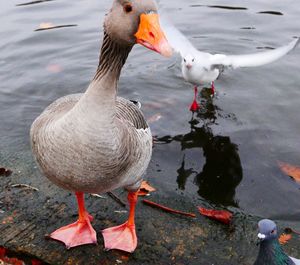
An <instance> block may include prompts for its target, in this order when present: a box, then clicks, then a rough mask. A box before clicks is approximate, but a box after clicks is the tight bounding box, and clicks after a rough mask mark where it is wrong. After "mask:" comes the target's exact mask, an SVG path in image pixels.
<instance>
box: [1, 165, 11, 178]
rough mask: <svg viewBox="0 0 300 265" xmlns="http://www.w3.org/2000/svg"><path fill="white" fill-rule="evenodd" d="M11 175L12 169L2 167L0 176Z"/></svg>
mask: <svg viewBox="0 0 300 265" xmlns="http://www.w3.org/2000/svg"><path fill="white" fill-rule="evenodd" d="M11 173H12V171H11V170H10V169H6V168H4V167H0V176H5V177H8V176H9V175H10V174H11Z"/></svg>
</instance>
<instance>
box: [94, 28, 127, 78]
mask: <svg viewBox="0 0 300 265" xmlns="http://www.w3.org/2000/svg"><path fill="white" fill-rule="evenodd" d="M131 49H132V46H127V45H121V44H119V43H118V42H116V41H113V40H112V39H111V38H110V37H109V35H108V34H107V33H106V32H105V31H104V37H103V44H102V47H101V53H100V58H99V65H98V68H97V72H96V74H95V77H94V80H93V81H95V82H99V81H101V79H103V78H105V76H106V75H109V76H113V77H114V79H115V80H116V81H118V79H119V77H120V73H121V70H122V67H123V65H124V64H125V62H126V59H127V57H128V54H129V52H130V51H131Z"/></svg>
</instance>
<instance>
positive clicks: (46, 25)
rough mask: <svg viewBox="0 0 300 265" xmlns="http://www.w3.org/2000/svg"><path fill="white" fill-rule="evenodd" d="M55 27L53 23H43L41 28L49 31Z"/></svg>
mask: <svg viewBox="0 0 300 265" xmlns="http://www.w3.org/2000/svg"><path fill="white" fill-rule="evenodd" d="M53 27H54V25H53V24H52V23H51V22H42V23H41V24H40V26H39V28H40V29H49V28H53Z"/></svg>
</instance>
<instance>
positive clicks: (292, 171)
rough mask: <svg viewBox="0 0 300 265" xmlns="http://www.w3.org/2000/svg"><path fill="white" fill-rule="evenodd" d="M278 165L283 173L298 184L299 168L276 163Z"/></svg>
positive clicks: (299, 181)
mask: <svg viewBox="0 0 300 265" xmlns="http://www.w3.org/2000/svg"><path fill="white" fill-rule="evenodd" d="M278 165H279V167H280V169H281V170H282V172H283V173H285V174H286V175H289V176H290V177H292V178H293V179H294V180H295V181H297V182H298V183H300V167H297V166H293V165H290V164H288V163H284V162H281V161H278Z"/></svg>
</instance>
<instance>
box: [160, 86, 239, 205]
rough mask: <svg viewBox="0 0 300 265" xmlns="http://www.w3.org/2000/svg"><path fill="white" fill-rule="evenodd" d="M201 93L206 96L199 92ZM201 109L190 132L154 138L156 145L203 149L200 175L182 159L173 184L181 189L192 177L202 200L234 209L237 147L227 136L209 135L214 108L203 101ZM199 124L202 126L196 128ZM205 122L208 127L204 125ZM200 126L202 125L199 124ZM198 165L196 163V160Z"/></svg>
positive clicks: (237, 182) (204, 99) (214, 116)
mask: <svg viewBox="0 0 300 265" xmlns="http://www.w3.org/2000/svg"><path fill="white" fill-rule="evenodd" d="M203 93H206V91H205V90H204V92H203V91H202V95H203ZM203 101H205V103H206V104H205V107H204V108H203V102H202V109H204V111H203V112H199V113H198V114H197V117H194V116H193V117H192V120H191V121H190V122H189V123H190V128H191V130H190V132H188V133H186V134H181V135H176V136H173V137H171V136H165V137H161V138H158V139H157V140H158V142H160V143H165V144H168V143H171V142H172V141H177V142H180V144H181V150H182V151H184V150H187V149H192V148H201V149H203V154H204V157H205V163H204V166H203V168H202V170H201V171H200V172H197V171H196V170H195V169H194V168H186V156H185V155H183V158H182V162H181V165H180V167H179V168H178V169H177V174H178V175H177V180H176V181H177V184H178V188H179V189H181V190H184V189H185V186H186V182H187V179H188V178H189V177H190V176H191V175H195V179H194V183H195V184H196V185H197V186H198V187H199V189H198V194H199V195H200V196H201V197H203V198H205V199H206V200H208V201H210V202H212V203H216V204H223V205H233V206H238V204H237V202H236V201H235V189H236V187H237V186H238V185H239V183H240V182H241V180H242V178H243V169H242V165H241V160H240V157H239V154H238V147H237V145H236V144H234V143H232V142H231V140H230V138H229V137H228V136H222V135H213V132H212V130H211V128H210V127H209V125H210V124H211V123H214V121H215V119H216V116H217V115H216V110H219V109H218V108H217V106H215V105H213V103H212V100H211V98H210V97H206V98H205V97H204V98H203ZM200 120H202V121H203V122H204V125H202V126H201V127H198V124H200ZM207 121H208V123H207ZM203 122H202V124H203ZM199 161H200V160H199Z"/></svg>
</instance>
